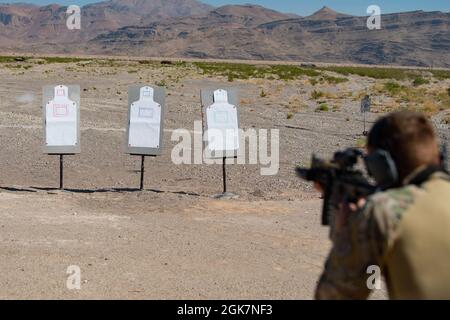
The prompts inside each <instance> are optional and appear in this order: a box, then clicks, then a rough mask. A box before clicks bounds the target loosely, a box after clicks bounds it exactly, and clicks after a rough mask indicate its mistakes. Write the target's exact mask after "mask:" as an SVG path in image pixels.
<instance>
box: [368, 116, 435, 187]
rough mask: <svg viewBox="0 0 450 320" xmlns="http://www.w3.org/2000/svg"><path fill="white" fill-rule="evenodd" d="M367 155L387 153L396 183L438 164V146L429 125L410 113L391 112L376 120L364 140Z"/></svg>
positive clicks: (422, 118) (422, 117) (425, 120)
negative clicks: (396, 177)
mask: <svg viewBox="0 0 450 320" xmlns="http://www.w3.org/2000/svg"><path fill="white" fill-rule="evenodd" d="M367 148H368V152H369V154H370V153H371V152H372V151H373V150H375V149H383V150H386V151H388V152H389V153H390V154H391V156H392V158H393V160H394V162H395V165H396V167H397V170H398V175H399V181H403V180H404V179H405V178H406V177H407V176H408V175H409V174H411V173H412V172H413V171H414V170H416V169H417V168H419V167H422V166H428V165H439V163H440V158H439V144H438V141H437V138H436V135H435V132H434V129H433V126H432V124H431V123H430V121H428V120H427V118H426V117H425V116H424V115H422V114H419V113H416V112H412V111H400V112H394V113H391V114H389V115H387V116H384V117H383V118H381V119H379V120H378V121H377V122H376V123H375V124H374V126H373V127H372V129H371V131H370V133H369V136H368V141H367Z"/></svg>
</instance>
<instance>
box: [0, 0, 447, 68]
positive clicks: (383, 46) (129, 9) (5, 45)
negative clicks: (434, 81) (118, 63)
mask: <svg viewBox="0 0 450 320" xmlns="http://www.w3.org/2000/svg"><path fill="white" fill-rule="evenodd" d="M66 9H67V7H65V6H60V5H56V4H53V5H48V6H41V7H39V6H35V5H30V4H6V5H0V48H1V49H0V51H3V52H18V53H22V52H23V53H25V52H26V53H43V54H44V53H52V54H69V53H70V54H101V55H133V56H143V57H179V58H214V59H244V60H245V59H251V60H284V61H286V60H288V61H314V62H330V63H359V64H385V65H408V66H422V67H429V66H434V67H450V13H446V12H439V11H435V12H425V11H413V12H404V13H392V14H384V15H382V17H381V23H382V28H381V30H369V29H368V28H367V26H366V21H367V17H362V16H361V17H359V16H352V15H347V14H343V13H338V12H335V11H334V10H332V9H330V8H328V7H324V8H322V9H321V10H319V11H318V12H316V13H314V14H312V15H310V16H305V17H301V16H298V15H295V14H289V13H281V12H277V11H274V10H270V9H267V8H264V7H262V6H258V5H226V6H222V7H219V8H214V7H211V6H209V5H206V4H204V3H201V2H199V1H196V0H109V1H103V2H99V3H94V4H90V5H86V6H84V7H82V8H81V30H68V29H67V27H66V19H67V15H66Z"/></svg>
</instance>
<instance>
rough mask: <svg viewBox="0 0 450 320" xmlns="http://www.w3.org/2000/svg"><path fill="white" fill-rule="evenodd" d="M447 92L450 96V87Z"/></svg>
mask: <svg viewBox="0 0 450 320" xmlns="http://www.w3.org/2000/svg"><path fill="white" fill-rule="evenodd" d="M447 94H448V96H449V97H450V88H448V89H447Z"/></svg>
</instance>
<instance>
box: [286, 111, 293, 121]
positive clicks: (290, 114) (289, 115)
mask: <svg viewBox="0 0 450 320" xmlns="http://www.w3.org/2000/svg"><path fill="white" fill-rule="evenodd" d="M293 117H294V114H293V113H292V112H288V114H287V115H286V119H292V118H293Z"/></svg>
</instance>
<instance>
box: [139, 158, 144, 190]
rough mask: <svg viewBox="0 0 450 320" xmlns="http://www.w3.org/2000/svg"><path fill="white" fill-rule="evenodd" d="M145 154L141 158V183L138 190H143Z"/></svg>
mask: <svg viewBox="0 0 450 320" xmlns="http://www.w3.org/2000/svg"><path fill="white" fill-rule="evenodd" d="M144 172H145V155H142V158H141V184H140V187H139V190H141V191H142V190H144Z"/></svg>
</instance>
